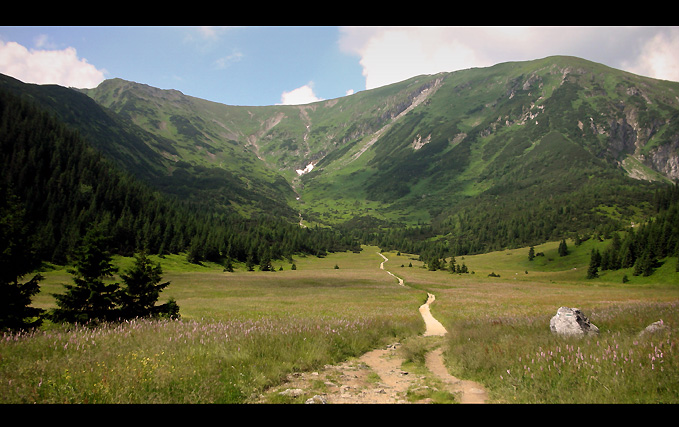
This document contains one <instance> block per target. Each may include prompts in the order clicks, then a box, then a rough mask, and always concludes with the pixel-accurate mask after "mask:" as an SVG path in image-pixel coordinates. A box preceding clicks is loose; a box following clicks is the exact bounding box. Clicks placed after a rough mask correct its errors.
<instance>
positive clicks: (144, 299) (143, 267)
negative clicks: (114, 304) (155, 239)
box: [120, 251, 170, 319]
mask: <svg viewBox="0 0 679 427" xmlns="http://www.w3.org/2000/svg"><path fill="white" fill-rule="evenodd" d="M162 274H163V269H162V268H161V267H160V264H155V265H154V264H153V262H152V261H151V260H150V259H149V258H148V256H147V255H146V252H145V251H142V252H141V253H139V254H137V255H135V263H134V265H133V266H132V267H131V268H130V269H129V270H128V271H126V272H125V273H124V274H121V275H120V277H121V278H122V279H123V282H124V283H125V286H124V287H123V288H122V292H121V303H122V315H123V317H125V318H128V319H131V318H135V317H150V316H153V315H155V314H157V312H158V309H157V308H156V302H157V301H158V297H159V295H160V292H161V291H162V290H163V289H165V288H166V287H167V286H168V285H169V284H170V282H164V283H160V281H161V279H162Z"/></svg>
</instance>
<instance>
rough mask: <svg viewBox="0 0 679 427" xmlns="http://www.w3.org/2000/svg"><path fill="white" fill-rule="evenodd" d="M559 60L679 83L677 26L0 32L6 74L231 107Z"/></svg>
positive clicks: (1, 67) (300, 100)
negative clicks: (123, 87)
mask: <svg viewBox="0 0 679 427" xmlns="http://www.w3.org/2000/svg"><path fill="white" fill-rule="evenodd" d="M551 55H570V56H577V57H580V58H584V59H587V60H590V61H594V62H598V63H601V64H604V65H608V66H610V67H613V68H617V69H621V70H625V71H629V72H632V73H635V74H639V75H643V76H647V77H653V78H658V79H663V80H671V81H679V27H615V26H605V27H595V26H589V27H578V26H566V27H558V26H557V27H523V26H522V27H519V26H509V27H495V26H492V27H491V26H488V27H486V26H481V27H466V26H450V27H387V26H378V27H368V26H362V27H335V26H320V27H311V26H294V27H292V26H281V27H276V26H259V27H257V26H244V27H188V26H176V27H161V26H148V27H147V26H121V27H114V26H113V27H112V26H109V27H103V26H95V27H85V26H53V27H47V26H17V27H12V26H0V73H2V74H6V75H9V76H12V77H14V78H17V79H19V80H21V81H23V82H25V83H37V84H58V85H62V86H66V87H76V88H92V87H96V86H97V85H98V84H99V83H101V82H102V81H103V80H105V79H110V78H121V79H124V80H130V81H134V82H137V83H143V84H147V85H149V86H153V87H157V88H161V89H176V90H179V91H181V92H182V93H184V94H185V95H190V96H194V97H198V98H202V99H206V100H209V101H214V102H219V103H222V104H227V105H248V106H259V105H277V104H295V105H297V104H306V103H309V102H315V101H320V100H327V99H334V98H339V97H342V96H346V95H350V94H352V93H356V92H359V91H362V90H366V89H373V88H376V87H380V86H384V85H387V84H391V83H395V82H399V81H403V80H406V79H408V78H410V77H413V76H416V75H420V74H435V73H438V72H452V71H456V70H461V69H468V68H474V67H489V66H492V65H495V64H498V63H501V62H508V61H526V60H533V59H540V58H544V57H547V56H551Z"/></svg>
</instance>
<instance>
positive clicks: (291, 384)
mask: <svg viewBox="0 0 679 427" xmlns="http://www.w3.org/2000/svg"><path fill="white" fill-rule="evenodd" d="M378 253H379V252H378ZM379 255H380V256H381V257H382V258H383V259H384V261H382V263H381V264H380V269H382V270H384V271H386V272H387V273H389V274H390V275H392V276H393V277H395V278H396V279H398V282H399V285H401V286H405V285H404V282H403V279H401V278H400V277H397V276H396V275H394V274H392V273H391V272H389V271H387V270H385V268H384V263H385V262H387V261H388V259H387V257H385V256H384V255H382V254H381V253H379ZM435 300H436V297H435V296H434V295H433V294H431V293H428V298H427V301H426V302H425V303H424V304H423V305H422V306H420V313H421V314H422V319H423V320H424V323H425V332H424V334H423V336H425V337H429V336H444V335H445V334H446V333H447V332H448V331H446V329H445V327H443V325H442V324H441V322H439V321H438V320H436V319H435V318H434V317H433V316H432V314H431V311H430V308H429V306H430V305H431V304H432V303H433V302H434V301H435ZM399 347H400V344H399V343H394V344H391V345H388V346H387V347H386V348H382V349H376V350H372V351H369V352H367V353H365V354H364V355H363V356H361V357H360V358H358V359H355V360H349V361H346V362H344V363H342V364H339V365H326V366H324V368H323V369H322V370H320V371H318V372H302V373H293V374H290V375H289V376H288V378H287V381H286V382H285V383H284V384H282V385H280V386H278V387H275V388H273V389H271V390H269V391H268V392H267V394H268V395H270V394H274V393H278V394H282V395H288V396H292V397H296V396H305V397H308V398H307V400H306V403H366V404H381V403H409V401H408V399H407V394H408V393H411V394H414V395H417V393H419V392H421V391H425V392H426V391H427V390H428V389H430V388H431V386H430V385H428V384H429V383H428V382H427V377H428V375H418V374H414V373H411V372H408V371H405V370H403V369H402V365H403V362H404V359H403V358H402V357H401V356H400V355H399V354H398V348H399ZM425 366H426V368H427V369H428V370H429V372H430V373H431V374H433V375H434V376H435V377H436V378H437V379H438V380H440V381H441V383H443V384H444V386H445V387H446V390H447V391H448V392H451V393H454V394H456V396H457V399H458V401H459V402H460V403H484V402H485V401H486V400H487V398H488V396H487V393H486V391H485V390H484V388H483V386H482V385H480V384H478V383H475V382H473V381H466V380H460V379H458V378H455V377H454V376H452V375H450V374H449V373H448V369H447V368H446V366H445V363H444V359H443V350H442V349H441V348H437V349H436V350H433V351H431V352H429V353H428V354H427V355H426V359H425ZM319 384H322V387H320V389H319V386H318V385H319ZM261 401H266V396H262V400H261ZM431 402H432V401H431V399H429V398H424V399H421V400H418V401H417V403H431Z"/></svg>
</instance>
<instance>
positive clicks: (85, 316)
mask: <svg viewBox="0 0 679 427" xmlns="http://www.w3.org/2000/svg"><path fill="white" fill-rule="evenodd" d="M117 271H118V269H117V267H115V266H114V265H113V264H112V263H111V255H110V253H109V251H108V237H106V236H105V235H104V232H103V229H102V227H101V226H95V227H93V228H91V229H90V230H89V231H88V232H87V234H86V235H85V237H84V239H83V242H82V244H81V246H80V247H79V248H78V249H77V251H76V254H75V261H74V267H73V268H70V269H69V273H71V274H72V275H73V276H74V277H73V282H74V285H69V284H64V287H65V288H66V293H64V294H54V297H55V298H56V303H57V306H58V308H56V309H54V310H52V312H51V313H50V317H51V318H52V320H55V321H59V322H70V323H75V322H80V323H85V322H88V321H107V320H115V319H117V318H118V317H119V315H120V313H119V311H118V310H117V308H118V302H119V297H120V294H119V292H120V285H119V284H118V283H107V282H106V281H107V279H110V278H112V277H113V275H114V274H115V273H116V272H117Z"/></svg>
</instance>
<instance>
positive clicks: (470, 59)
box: [339, 26, 679, 89]
mask: <svg viewBox="0 0 679 427" xmlns="http://www.w3.org/2000/svg"><path fill="white" fill-rule="evenodd" d="M678 28H679V27H672V28H667V27H665V28H663V27H572V26H567V27H514V26H509V27H343V28H341V30H340V40H339V46H340V49H341V50H342V51H344V52H346V53H349V54H354V55H358V57H359V58H360V64H361V66H362V67H363V76H364V77H365V84H366V89H372V88H375V87H379V86H384V85H386V84H391V83H395V82H398V81H402V80H405V79H408V78H410V77H413V76H416V75H420V74H435V73H438V72H444V71H445V72H450V71H456V70H461V69H467V68H473V67H488V66H491V65H494V64H498V63H501V62H507V61H526V60H532V59H540V58H544V57H547V56H551V55H572V56H578V57H581V58H584V59H588V60H590V61H594V62H599V63H602V64H606V65H608V66H611V67H614V68H619V69H624V70H626V71H630V72H633V73H636V74H642V75H646V76H649V77H654V78H663V79H668V80H675V81H676V80H679V66H678V65H679V29H678Z"/></svg>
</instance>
